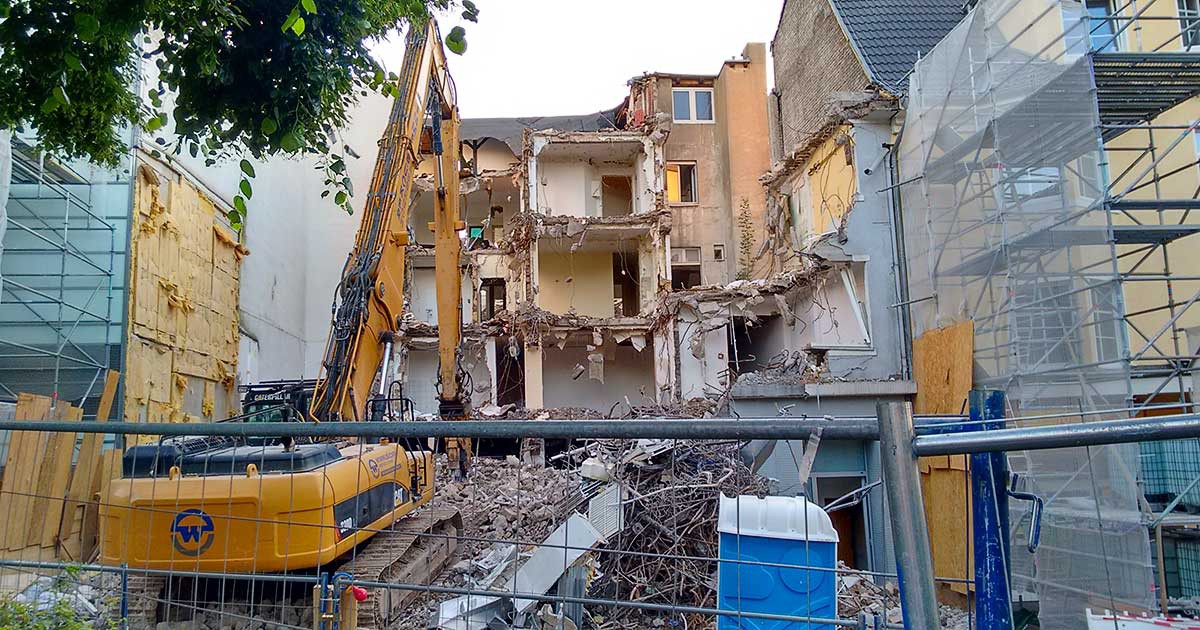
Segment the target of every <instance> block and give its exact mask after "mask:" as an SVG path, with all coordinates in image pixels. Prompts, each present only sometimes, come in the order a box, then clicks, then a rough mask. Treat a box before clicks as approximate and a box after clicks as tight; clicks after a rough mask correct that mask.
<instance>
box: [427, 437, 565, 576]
mask: <svg viewBox="0 0 1200 630" xmlns="http://www.w3.org/2000/svg"><path fill="white" fill-rule="evenodd" d="M437 474H438V477H439V478H438V482H437V484H436V486H435V487H436V488H437V492H436V493H434V496H433V499H431V500H430V502H429V504H428V507H429V508H439V507H443V508H454V509H457V510H458V511H459V512H460V513H461V514H462V517H463V526H464V530H463V537H464V540H463V545H462V546H461V547H460V550H461V551H460V554H459V557H460V558H464V559H474V558H477V557H479V556H480V555H482V554H481V552H484V551H486V550H487V548H489V547H490V546H491V544H492V543H493V542H500V541H505V542H514V541H520V542H522V543H532V542H540V541H541V540H542V539H543V538H545V537H546V535H547V534H549V533H550V531H551V530H553V529H554V527H555V526H556V525H558V523H559V521H560V520H562V518H563V516H564V515H566V514H567V513H568V512H569V511H570V510H571V508H573V507H574V506H575V505H577V504H578V503H579V501H580V499H579V491H578V482H577V481H572V475H571V473H570V472H568V471H566V470H560V469H557V468H543V467H538V466H531V465H523V464H521V463H520V462H519V461H518V460H517V459H516V458H515V457H512V456H509V457H508V458H506V459H491V458H484V457H477V458H475V459H474V460H473V461H472V462H471V473H470V476H469V478H468V479H467V480H466V481H455V480H454V479H452V475H451V474H450V472H449V471H448V470H447V469H446V466H445V458H444V457H440V458H439V459H438V471H437Z"/></svg>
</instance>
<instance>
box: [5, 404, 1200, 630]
mask: <svg viewBox="0 0 1200 630" xmlns="http://www.w3.org/2000/svg"><path fill="white" fill-rule="evenodd" d="M18 417H20V416H19V415H18ZM989 422H992V424H990V425H989V424H988V423H989ZM948 425H954V426H956V427H958V428H959V429H960V430H959V431H956V432H946V431H945V430H944V428H945V426H948ZM975 429H986V430H975ZM0 430H9V431H13V432H14V434H13V444H14V445H15V448H19V449H28V451H29V452H34V451H38V452H40V453H41V454H42V455H41V457H42V459H43V460H45V461H49V459H48V458H49V457H50V456H51V455H53V453H54V450H53V449H52V448H51V446H53V445H58V446H63V447H64V448H65V452H68V453H71V454H72V456H70V457H66V458H61V457H60V458H59V460H57V461H60V462H61V461H63V460H64V459H65V461H66V462H67V465H66V466H62V465H61V464H58V465H57V466H56V467H57V468H58V470H63V469H65V470H66V471H67V474H68V476H70V475H71V474H72V470H71V467H72V465H73V466H74V467H75V469H76V470H75V471H74V473H75V474H77V473H78V466H79V461H81V458H82V457H83V454H84V453H83V448H84V445H85V444H88V440H87V437H88V436H99V435H108V436H109V437H108V439H106V440H104V441H103V443H106V444H110V445H123V446H125V447H126V448H125V450H124V454H123V455H118V454H117V453H119V451H118V450H117V449H116V448H102V449H101V452H102V455H101V457H99V458H97V467H98V468H99V469H101V470H104V471H107V472H103V473H101V474H100V475H99V476H100V477H101V479H100V481H99V484H98V487H99V490H98V491H97V492H96V493H95V494H93V495H92V496H89V497H87V498H86V499H85V500H83V501H72V500H71V498H70V495H69V494H66V493H60V492H57V491H54V490H53V488H60V487H69V484H67V485H66V486H64V484H63V483H61V482H59V476H58V475H57V471H56V470H49V469H48V468H47V467H46V466H40V467H39V466H23V467H21V468H19V469H13V470H6V471H5V478H4V480H3V493H2V494H0V508H2V509H0V524H2V525H0V528H2V529H3V532H2V533H3V537H2V538H0V540H2V541H3V548H2V549H0V589H3V591H4V598H3V599H2V600H0V601H4V602H6V604H5V605H6V606H11V605H13V604H14V603H15V604H17V605H20V606H26V607H31V608H33V609H43V610H51V609H53V610H60V609H61V610H62V611H64V614H68V613H69V614H70V615H73V616H77V617H78V618H80V619H85V620H94V621H96V622H98V623H105V622H111V623H117V624H126V625H128V626H129V627H156V626H157V627H163V626H160V625H159V624H163V623H166V624H168V625H167V626H166V627H203V628H214V629H216V628H225V627H228V628H264V627H270V628H310V627H334V626H335V624H337V623H341V624H343V625H346V626H347V627H353V626H359V627H388V628H425V627H438V628H497V627H511V628H520V627H524V628H571V627H574V628H583V627H589V628H635V627H657V626H665V627H683V628H703V627H717V628H735V627H737V628H740V627H769V624H770V623H772V622H777V623H779V624H780V625H781V626H782V625H784V624H785V623H795V624H804V625H801V626H799V627H806V628H833V627H862V628H865V627H909V628H937V627H973V626H974V625H975V624H976V623H978V627H981V628H983V627H988V628H991V627H1004V626H996V625H991V622H990V621H987V620H988V619H990V618H991V617H989V616H988V615H993V616H995V615H1001V616H1003V615H1005V614H1006V615H1007V616H1008V618H1009V620H1010V621H1011V614H1012V612H1011V609H1010V608H1009V606H1008V592H1007V590H1008V589H1007V580H1006V579H1004V578H1002V577H998V576H1000V575H1002V573H1003V571H1004V569H1005V568H1006V565H1007V559H1006V554H1008V553H1014V554H1015V553H1018V552H1020V551H1021V550H1011V551H1010V550H1008V549H1007V548H1006V547H1007V546H1008V540H1009V536H1008V535H1007V532H1006V531H1005V529H1003V528H1006V527H1009V525H1008V523H1007V522H1005V521H1004V520H1003V519H1001V517H1000V515H1001V513H1002V512H1003V511H1002V510H1001V509H1000V506H1001V505H1007V502H1006V501H996V500H994V499H995V496H994V495H989V494H988V492H989V488H988V487H987V486H984V485H979V481H978V479H973V480H972V483H973V486H972V491H973V493H974V496H975V497H976V500H975V502H974V503H975V506H974V507H973V508H968V509H973V510H974V511H975V512H976V513H975V515H974V522H975V530H976V537H975V538H976V540H975V554H976V557H977V558H992V559H993V560H994V561H992V562H991V563H990V564H991V565H994V566H993V568H990V569H989V568H988V567H986V566H985V567H982V568H981V564H988V563H980V562H978V561H977V562H976V570H975V580H973V582H974V583H975V589H976V596H975V599H974V602H975V603H972V602H971V600H968V602H967V604H966V605H967V609H966V610H962V611H958V610H955V609H953V608H952V607H947V606H942V607H941V610H939V607H938V605H937V603H936V602H935V600H934V593H935V590H934V589H935V587H934V585H935V583H936V582H937V581H942V582H947V581H950V580H946V579H944V578H935V576H933V575H932V569H931V567H932V564H931V562H930V559H929V557H930V551H929V540H928V533H927V530H926V528H925V515H924V512H923V508H922V497H921V489H920V483H919V479H918V470H917V463H916V462H917V457H918V455H936V454H946V453H974V454H975V455H973V460H972V466H973V468H974V469H979V470H982V469H983V468H984V464H983V462H985V461H992V462H994V461H995V459H991V460H989V458H995V457H999V459H1001V460H1002V459H1003V455H993V453H1003V452H1004V451H1022V450H1030V449H1047V448H1062V447H1067V446H1074V447H1078V446H1090V445H1104V444H1113V443H1129V442H1137V441H1152V440H1162V439H1173V438H1179V437H1193V436H1196V435H1200V419H1198V418H1197V417H1195V416H1192V415H1186V416H1171V417H1160V418H1154V419H1153V420H1152V421H1147V420H1140V419H1139V420H1122V421H1104V422H1087V423H1072V424H1060V425H1049V426H1041V427H1022V428H1016V429H1005V428H1001V425H996V424H995V423H994V421H993V420H991V419H988V418H986V417H985V418H984V419H983V420H979V419H976V420H968V419H964V418H944V417H939V418H928V419H921V418H918V419H917V420H916V422H915V429H914V421H913V418H912V416H911V415H910V414H909V412H908V410H907V407H905V406H903V405H891V406H881V409H880V415H879V418H878V419H844V420H838V419H819V420H818V419H796V418H757V419H755V418H740V419H735V418H712V419H703V420H686V421H683V420H660V419H642V420H595V421H587V420H585V421H488V422H475V421H467V422H386V423H351V422H347V423H320V424H318V423H243V422H222V423H213V424H196V425H183V424H172V425H153V426H151V425H146V424H134V423H123V422H114V423H98V422H79V421H70V420H42V421H31V420H24V419H18V420H13V421H2V422H0ZM147 431H153V432H154V434H153V435H146V432H147ZM914 431H915V433H914ZM817 432H819V433H820V435H821V439H824V440H875V439H879V440H881V445H882V447H883V451H884V471H885V475H884V478H883V479H868V480H865V481H864V483H863V484H862V486H861V487H860V488H857V489H855V490H854V491H853V492H851V493H849V494H848V495H846V496H845V497H841V498H838V499H836V500H833V501H828V502H826V504H825V505H823V506H820V508H825V509H820V508H817V507H816V506H810V505H809V504H808V502H807V501H806V500H805V499H803V498H795V499H792V498H781V497H768V498H765V499H763V498H761V497H763V496H764V495H766V494H767V492H768V491H769V488H768V485H767V483H766V480H764V479H763V478H762V477H760V476H758V475H757V474H755V472H754V461H753V459H754V458H753V457H752V456H748V455H747V453H746V451H747V449H746V447H747V446H748V445H749V444H750V443H751V441H752V440H783V439H794V440H803V439H806V438H810V437H811V436H812V435H814V434H815V433H817ZM451 436H467V437H472V438H476V439H477V440H495V441H496V442H495V443H493V445H492V446H493V448H495V447H496V445H497V444H509V443H511V444H512V447H513V448H512V449H511V451H512V454H509V455H504V456H493V457H477V458H475V460H473V465H472V470H471V472H470V474H469V475H468V476H467V478H465V479H457V478H455V475H454V474H453V472H452V470H451V468H450V467H448V466H446V465H445V462H444V461H442V460H441V457H440V455H434V454H433V453H434V452H436V447H437V443H436V442H437V440H438V439H440V438H445V437H451ZM80 437H82V438H83V439H82V440H81V439H80ZM92 443H93V444H94V443H95V441H93V442H92ZM66 445H69V447H68V446H66ZM1101 448H1102V447H1101ZM39 449H40V450H39ZM430 449H431V450H430ZM426 454H428V455H426ZM427 457H428V458H429V459H430V460H431V461H430V462H429V463H428V465H427V466H426V465H425V464H422V462H423V461H424V460H425V459H426V458H427ZM9 461H10V462H12V461H13V459H12V458H10V460H9ZM346 464H348V466H345V465H346ZM798 465H802V462H798ZM105 466H107V468H104V467H105ZM423 466H425V467H424V468H423ZM51 468H54V467H51ZM347 471H349V472H347ZM992 472H996V471H992ZM345 474H350V475H352V479H353V481H352V483H351V484H350V485H349V487H350V488H351V489H352V490H351V491H350V493H349V495H346V494H345V493H344V492H343V488H345V487H346V485H345V484H344V482H343V481H339V476H340V475H345ZM989 474H991V473H989ZM389 475H391V476H390V477H389ZM992 476H993V477H995V475H992ZM977 477H981V476H977ZM393 479H399V480H401V481H402V482H403V483H399V484H396V483H391V481H389V480H393ZM47 480H49V481H50V483H48V484H46V483H42V482H44V481H47ZM68 481H69V479H68ZM385 482H387V483H385ZM1004 484H1005V485H1004V488H1005V490H1004V491H1005V492H1007V485H1006V484H1007V480H1005V482H1004ZM379 488H383V490H378V489H379ZM48 489H49V490H48ZM995 490H996V488H995V487H992V488H991V491H995ZM885 496H886V499H885ZM989 496H991V497H992V499H993V500H992V501H990V502H989V501H987V498H988V497H989ZM780 499H782V500H784V501H786V502H787V506H786V508H785V509H783V511H780V510H779V509H775V508H771V509H766V508H764V507H763V505H765V503H764V502H771V501H777V500H780ZM862 501H886V502H887V505H888V510H889V512H890V514H891V516H890V519H889V521H890V530H891V536H892V539H893V546H894V548H895V556H896V563H897V565H898V566H899V571H898V572H897V571H896V570H894V569H895V567H893V566H888V567H880V566H876V567H871V568H864V567H851V566H849V565H848V564H846V563H842V562H838V558H839V556H838V555H837V553H836V552H835V545H834V544H831V543H833V541H835V540H837V538H838V535H839V533H841V532H840V530H838V529H837V527H836V526H835V525H834V524H833V522H831V519H830V518H829V516H828V515H827V514H836V513H837V512H838V511H839V509H841V508H844V507H846V506H851V505H855V504H857V503H861V502H862ZM314 506H315V507H314ZM988 509H991V510H992V512H991V514H992V515H991V516H989V515H988V514H984V515H982V516H981V515H980V512H987V510H988ZM327 512H328V513H329V514H332V516H333V518H332V519H328V518H325V515H326V513H327ZM55 514H57V517H56V516H54V515H55ZM780 514H782V515H783V516H782V517H780V516H779V515H780ZM77 515H78V516H77ZM381 515H382V516H381ZM396 515H403V516H404V518H399V519H396V520H395V523H394V524H393V523H391V517H392V516H396ZM376 517H379V518H376ZM781 518H782V519H783V521H784V522H780V519H781ZM1003 518H1004V519H1006V518H1007V516H1006V515H1005V516H1004V517H1003ZM981 519H982V520H981ZM989 519H990V520H989ZM1019 520H1020V519H1016V518H1014V519H1013V521H1014V523H1013V525H1012V527H1014V528H1015V527H1024V526H1025V525H1022V524H1020V523H1018V522H1017V521H1019ZM1039 520H1040V519H1039ZM72 523H78V525H79V527H78V528H76V527H75V526H74V525H73V524H72ZM380 523H383V525H380ZM987 523H992V524H994V525H997V526H1002V528H1001V529H996V528H994V527H993V528H992V529H990V530H989V527H990V526H989V525H987ZM981 524H982V525H981ZM989 531H990V532H991V534H988V533H987V532H989ZM62 532H66V534H67V538H64V537H63V536H62V535H61V533H62ZM981 532H982V534H981ZM1000 532H1005V533H1004V534H1003V535H1001V534H1000ZM987 535H991V536H992V539H988V538H986V536H987ZM981 536H983V537H981ZM75 537H78V539H76V538H75ZM339 545H342V546H339ZM347 545H348V546H347ZM342 549H345V550H346V551H345V552H344V553H343V552H342V551H341V550H342ZM965 551H966V550H964V552H965ZM1098 553H1102V552H1099V551H1098ZM989 554H991V555H989ZM997 567H998V569H999V572H997V571H996V570H995V568H997ZM897 575H904V576H906V577H905V579H904V580H903V581H902V583H900V584H898V586H899V588H897V582H898V581H899V580H898V579H897ZM959 581H961V580H959ZM989 581H994V582H989ZM992 583H994V584H995V585H994V586H988V584H992ZM351 600H353V602H352V601H351ZM359 600H361V602H360V601H359ZM997 602H1000V603H1001V604H1002V605H1000V606H998V607H997V605H996V603H997ZM1111 603H1113V604H1118V603H1119V602H1117V601H1116V598H1114V599H1113V601H1112V602H1111ZM1102 605H1103V603H1102ZM975 606H978V607H979V610H975V609H974V607H975ZM985 606H986V607H987V608H988V612H986V613H985V611H984V610H983V609H984V607H985ZM1112 607H1113V608H1117V607H1119V606H1118V605H1114V606H1112ZM348 610H349V611H351V612H350V613H347V611H348ZM0 614H4V613H3V610H2V609H0ZM347 615H350V616H349V617H348V616H347ZM939 617H940V620H939ZM976 618H977V619H978V621H976ZM351 619H352V620H351ZM172 624H174V625H172ZM322 624H325V625H322Z"/></svg>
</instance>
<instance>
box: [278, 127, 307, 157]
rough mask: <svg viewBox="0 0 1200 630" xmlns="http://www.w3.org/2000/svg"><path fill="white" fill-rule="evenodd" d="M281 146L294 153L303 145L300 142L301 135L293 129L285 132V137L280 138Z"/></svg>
mask: <svg viewBox="0 0 1200 630" xmlns="http://www.w3.org/2000/svg"><path fill="white" fill-rule="evenodd" d="M279 146H280V147H283V150H284V151H287V152H288V153H294V152H296V151H299V150H300V148H301V147H302V146H303V145H302V144H300V135H299V134H297V133H296V130H294V129H293V130H292V131H289V132H287V133H285V134H283V137H282V138H280V139H279Z"/></svg>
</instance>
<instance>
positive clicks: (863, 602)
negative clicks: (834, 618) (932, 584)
mask: <svg viewBox="0 0 1200 630" xmlns="http://www.w3.org/2000/svg"><path fill="white" fill-rule="evenodd" d="M852 571H853V569H851V568H850V567H848V566H846V563H844V562H838V572H839V573H838V595H837V597H838V616H839V617H841V618H843V619H858V618H859V617H860V616H863V615H865V616H866V617H867V619H868V620H873V619H875V618H878V619H880V620H881V621H886V622H887V623H892V624H899V623H901V622H902V621H903V613H902V612H901V610H900V592H899V590H898V589H897V587H896V583H895V582H891V581H889V582H884V583H883V584H877V583H875V582H873V581H872V580H871V578H870V577H869V576H866V575H861V574H857V573H853V572H852ZM938 617H940V618H941V622H942V626H941V627H942V630H968V628H969V627H970V615H969V613H968V612H967V611H965V610H963V609H961V608H955V607H954V606H947V605H945V604H940V605H939V606H938ZM867 627H872V625H871V622H870V621H868V623H867Z"/></svg>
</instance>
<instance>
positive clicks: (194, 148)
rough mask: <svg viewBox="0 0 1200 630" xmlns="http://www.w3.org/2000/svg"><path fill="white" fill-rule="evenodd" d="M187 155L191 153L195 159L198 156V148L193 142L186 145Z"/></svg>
mask: <svg viewBox="0 0 1200 630" xmlns="http://www.w3.org/2000/svg"><path fill="white" fill-rule="evenodd" d="M188 153H191V154H192V157H196V156H197V155H199V154H200V147H198V146H196V143H195V142H191V143H188Z"/></svg>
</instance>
